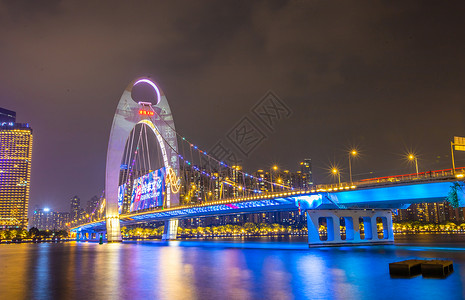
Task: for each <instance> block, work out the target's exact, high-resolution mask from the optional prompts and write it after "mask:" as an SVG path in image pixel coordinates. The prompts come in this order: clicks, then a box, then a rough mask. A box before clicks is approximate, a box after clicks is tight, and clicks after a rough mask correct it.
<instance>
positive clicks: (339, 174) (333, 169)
mask: <svg viewBox="0 0 465 300" xmlns="http://www.w3.org/2000/svg"><path fill="white" fill-rule="evenodd" d="M331 173H333V174H334V175H337V179H338V182H339V185H338V187H340V186H341V173H340V172H339V170H338V169H337V168H332V169H331Z"/></svg>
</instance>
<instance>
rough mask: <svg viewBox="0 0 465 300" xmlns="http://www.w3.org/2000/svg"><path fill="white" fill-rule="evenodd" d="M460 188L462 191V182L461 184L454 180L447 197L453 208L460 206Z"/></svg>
mask: <svg viewBox="0 0 465 300" xmlns="http://www.w3.org/2000/svg"><path fill="white" fill-rule="evenodd" d="M459 190H460V191H462V184H460V182H453V183H452V186H451V187H450V191H449V194H448V195H447V197H446V200H447V201H448V202H449V203H450V205H451V206H452V207H453V208H458V207H459V206H460V200H459V195H458V193H457V191H459Z"/></svg>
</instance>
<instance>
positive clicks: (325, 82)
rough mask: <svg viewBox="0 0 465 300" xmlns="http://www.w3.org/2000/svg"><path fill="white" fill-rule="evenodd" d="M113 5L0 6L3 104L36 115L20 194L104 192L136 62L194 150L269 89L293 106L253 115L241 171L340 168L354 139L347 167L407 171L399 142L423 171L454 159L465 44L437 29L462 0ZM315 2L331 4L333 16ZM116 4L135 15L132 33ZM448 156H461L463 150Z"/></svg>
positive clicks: (36, 201) (40, 200) (447, 24)
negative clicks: (260, 117)
mask: <svg viewBox="0 0 465 300" xmlns="http://www.w3.org/2000/svg"><path fill="white" fill-rule="evenodd" d="M116 4H117V2H115V8H114V10H113V12H112V14H111V15H110V14H107V13H106V6H105V7H104V6H103V5H102V6H98V5H99V4H96V5H97V7H95V9H94V10H92V12H90V11H91V10H88V9H85V8H80V7H74V6H73V5H72V4H68V3H55V4H48V5H43V6H41V7H31V8H29V7H26V6H22V4H1V6H0V7H1V9H0V16H1V18H0V19H1V20H2V21H1V22H2V25H3V26H2V29H0V31H1V32H2V36H4V37H5V41H6V43H5V45H6V46H5V47H4V48H2V50H0V54H1V55H0V61H1V64H2V66H3V67H4V72H2V74H0V76H1V77H0V78H1V81H2V82H4V83H5V84H4V85H2V86H0V93H1V95H2V104H1V106H2V107H4V108H6V109H9V110H12V111H16V112H17V115H18V116H17V119H18V121H19V122H28V123H30V124H31V126H32V127H33V128H34V142H35V144H34V149H33V153H34V154H33V166H32V186H31V198H30V204H29V207H33V206H35V205H42V206H45V205H46V206H50V207H54V208H55V209H56V210H59V211H61V210H63V209H66V208H67V206H68V204H69V203H68V199H69V198H70V197H71V196H73V195H75V194H78V195H80V196H81V197H82V199H90V198H91V197H92V196H93V195H99V194H100V193H101V190H102V187H103V182H104V168H105V155H106V147H107V142H108V134H109V129H110V126H111V118H112V116H113V114H114V111H115V106H116V104H117V101H118V98H119V95H120V92H121V90H122V89H123V88H124V86H125V85H126V83H127V82H128V81H129V79H131V78H133V77H136V76H141V75H147V74H151V75H152V78H153V79H154V80H155V81H157V83H158V84H159V85H160V86H161V87H162V88H163V90H164V91H165V93H166V95H167V97H168V99H170V104H171V106H172V110H173V115H174V120H175V122H176V124H177V129H178V130H179V132H181V133H182V134H183V135H185V136H187V137H189V138H190V139H191V140H193V141H195V142H196V144H198V145H199V146H201V147H202V148H204V149H209V148H211V147H212V146H214V144H215V143H216V142H217V141H218V140H220V139H225V138H226V135H227V133H228V132H229V130H230V129H231V128H233V127H234V126H235V124H237V122H238V121H239V120H241V118H243V117H244V116H247V115H248V114H250V113H251V110H252V108H253V106H254V105H255V104H256V103H257V102H259V101H260V99H261V98H262V97H263V96H264V95H265V94H266V92H267V91H268V90H271V91H273V92H274V93H275V94H276V95H278V96H279V98H280V99H281V100H282V101H283V102H284V103H285V104H286V105H287V106H288V107H289V108H290V110H291V111H292V114H291V115H290V117H289V118H285V119H283V120H281V121H280V123H279V124H278V126H277V127H275V128H273V129H272V130H270V129H267V128H266V127H265V126H263V124H260V123H258V124H259V126H261V128H262V129H263V131H264V133H265V134H266V136H267V138H266V139H265V140H264V141H263V142H262V143H261V144H260V145H258V146H257V148H256V149H255V150H254V151H253V152H251V153H250V155H249V157H246V159H245V162H244V163H243V164H242V165H243V166H244V168H245V169H247V170H252V171H253V170H255V169H258V168H264V167H265V166H267V165H272V164H278V165H280V166H281V167H282V168H287V169H291V168H292V166H293V164H294V163H295V162H297V161H300V160H302V159H304V158H306V157H309V158H312V160H313V164H314V168H313V171H314V177H315V182H328V181H330V180H331V177H330V174H328V172H327V170H326V169H327V168H329V165H330V164H331V163H332V162H335V161H336V162H339V165H340V167H341V168H342V169H343V170H342V171H343V174H342V175H343V178H344V180H348V162H347V151H348V150H349V149H350V147H351V146H357V147H358V149H359V150H360V153H361V155H360V158H358V159H357V160H354V161H353V165H352V167H353V174H354V176H360V177H374V176H378V175H379V176H381V175H389V174H399V173H408V172H410V173H413V172H414V170H415V168H414V166H412V164H409V163H408V162H407V161H405V159H404V154H405V153H407V152H408V150H414V151H415V152H416V153H417V154H418V156H419V161H418V163H419V169H420V171H428V170H435V169H441V168H450V167H451V161H450V157H449V155H450V148H449V142H450V141H451V140H452V138H453V136H465V121H464V117H463V116H464V113H465V106H464V105H463V101H462V99H461V98H460V95H463V92H464V88H463V86H462V85H461V82H462V81H463V78H464V72H463V70H464V69H465V68H464V67H463V63H464V62H463V59H461V58H462V55H463V54H462V53H464V50H465V49H464V42H463V41H462V39H457V38H454V37H453V36H451V35H452V34H453V33H451V32H450V31H449V30H448V29H449V28H461V27H463V25H464V24H463V22H464V21H463V20H462V18H461V13H460V12H461V11H463V4H450V6H449V7H447V6H441V5H437V6H435V5H433V4H429V5H422V4H420V2H417V3H416V4H415V3H414V4H386V5H385V6H384V5H381V4H373V3H372V4H365V5H362V6H357V5H353V4H352V5H349V4H338V5H337V7H336V5H335V4H312V6H310V5H307V4H306V3H304V2H302V3H300V2H289V3H286V4H283V5H275V6H274V5H271V4H270V5H268V4H265V3H258V4H245V3H243V4H240V3H235V4H234V5H238V6H240V7H235V6H234V5H233V4H231V6H227V5H226V6H225V7H226V8H222V6H221V7H220V6H218V7H215V5H219V4H214V3H211V4H210V5H209V6H208V8H206V6H205V5H199V6H197V5H195V4H186V5H189V7H188V8H189V9H187V10H186V11H189V12H190V13H189V14H188V15H187V14H184V13H183V12H181V11H179V10H177V8H175V7H172V6H171V4H162V5H163V7H162V9H158V7H156V6H140V7H133V8H132V9H131V10H128V7H127V6H125V5H116ZM315 5H316V6H317V7H315ZM332 5H334V6H332ZM346 5H348V6H349V7H345V6H346ZM451 6H454V7H451ZM233 8H234V9H233ZM318 10H320V11H322V12H323V13H321V15H323V16H324V15H327V12H328V11H332V12H333V15H339V16H341V17H340V18H338V22H339V23H338V24H339V25H338V26H336V25H335V24H333V23H331V22H327V20H326V18H323V17H319V16H318V15H315V12H316V11H318ZM349 10H350V11H351V13H350V14H347V13H346V12H347V11H349ZM145 11H146V12H145ZM161 11H166V12H167V13H166V15H167V16H168V17H167V18H166V19H163V18H162V16H161V14H160V15H159V12H161ZM212 11H215V13H214V14H213V13H212ZM192 12H195V13H192ZM324 12H326V13H324ZM116 15H118V16H122V15H124V16H125V17H126V18H125V19H127V20H130V22H128V23H130V25H129V27H127V28H128V29H127V30H124V31H121V26H122V24H120V23H119V22H120V18H116V17H115V16H116ZM153 15H155V17H153ZM163 15H165V13H163ZM308 16H312V18H308ZM368 16H370V17H368ZM67 19H71V20H74V21H76V20H79V19H86V20H88V22H87V23H86V24H83V23H79V24H80V25H79V26H76V25H75V23H73V22H71V23H70V22H68V21H66V20H67ZM139 20H140V21H139ZM272 20H273V21H272ZM238 21H241V22H238ZM424 22H430V23H432V24H434V26H433V28H434V30H431V28H429V27H425V26H423V24H424ZM395 24H402V26H400V25H399V26H396V25H395ZM192 25H194V26H192ZM341 25H342V26H341ZM344 25H350V26H344ZM282 26H284V27H286V30H287V31H286V32H287V33H286V35H282V34H280V30H281V29H280V28H281V27H282ZM124 27H125V28H126V25H124ZM405 28H408V30H405ZM200 33H201V35H200ZM154 36H155V37H158V36H159V37H160V38H154ZM12 45H14V47H13V46H12ZM82 45H86V47H88V48H86V47H83V46H82ZM360 45H364V46H363V47H362V46H360ZM45 49H46V50H47V51H45ZM86 49H87V50H86ZM116 49H117V50H116ZM339 49H343V50H339ZM102 57H105V59H102ZM121 57H124V58H125V59H119V58H121ZM438 57H439V59H438ZM25 74H27V76H24V75H25ZM218 74H220V75H218ZM6 83H8V84H6ZM192 124H195V126H193V125H192ZM456 159H457V166H463V163H464V162H465V158H464V157H463V154H461V153H458V154H457V158H456ZM267 167H268V166H267ZM370 172H376V173H374V174H373V176H371V174H370Z"/></svg>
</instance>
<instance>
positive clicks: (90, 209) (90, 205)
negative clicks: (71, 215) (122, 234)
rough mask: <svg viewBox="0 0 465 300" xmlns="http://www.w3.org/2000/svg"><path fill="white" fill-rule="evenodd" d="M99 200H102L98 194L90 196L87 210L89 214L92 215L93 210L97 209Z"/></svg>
mask: <svg viewBox="0 0 465 300" xmlns="http://www.w3.org/2000/svg"><path fill="white" fill-rule="evenodd" d="M99 202H100V199H99V197H97V196H93V197H92V198H90V200H89V201H87V207H86V211H87V213H88V214H89V215H91V214H92V213H93V212H95V211H96V210H97V207H98V205H99Z"/></svg>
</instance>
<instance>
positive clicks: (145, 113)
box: [139, 109, 154, 116]
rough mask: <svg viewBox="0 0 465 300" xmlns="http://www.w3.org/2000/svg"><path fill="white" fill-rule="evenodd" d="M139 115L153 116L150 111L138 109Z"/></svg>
mask: <svg viewBox="0 0 465 300" xmlns="http://www.w3.org/2000/svg"><path fill="white" fill-rule="evenodd" d="M139 115H142V116H153V115H154V112H153V111H151V110H146V109H140V110H139Z"/></svg>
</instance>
